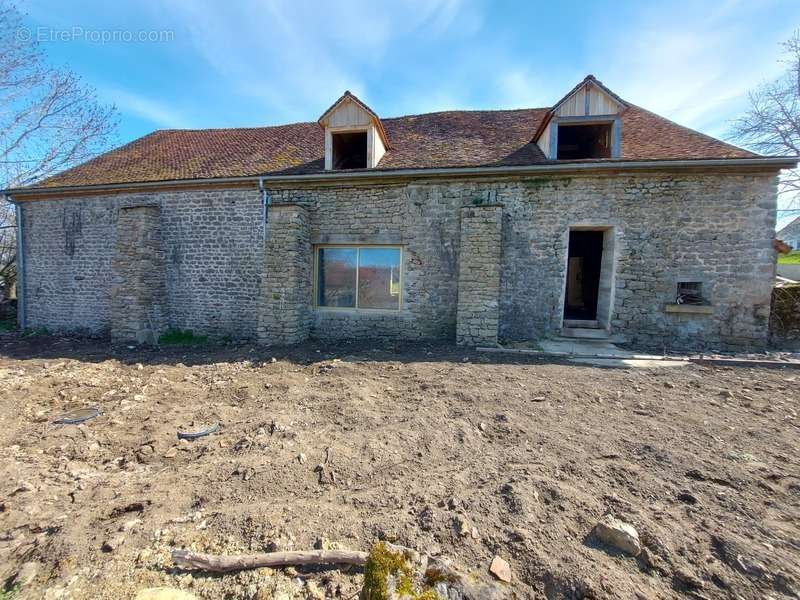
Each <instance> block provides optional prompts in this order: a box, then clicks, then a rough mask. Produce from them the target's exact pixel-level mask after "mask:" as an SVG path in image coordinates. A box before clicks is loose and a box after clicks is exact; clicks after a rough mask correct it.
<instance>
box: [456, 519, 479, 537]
mask: <svg viewBox="0 0 800 600" xmlns="http://www.w3.org/2000/svg"><path fill="white" fill-rule="evenodd" d="M453 529H454V530H455V532H456V534H458V535H459V536H460V537H462V538H465V537H470V536H472V537H473V538H474V539H477V538H478V528H477V527H475V526H474V525H473V524H472V522H471V521H470V520H469V519H467V518H466V517H462V516H461V515H458V516H457V517H455V518H454V519H453Z"/></svg>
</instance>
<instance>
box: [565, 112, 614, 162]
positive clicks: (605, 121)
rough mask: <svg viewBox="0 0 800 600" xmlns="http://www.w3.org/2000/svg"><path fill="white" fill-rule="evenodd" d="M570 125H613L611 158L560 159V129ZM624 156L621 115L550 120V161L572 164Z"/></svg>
mask: <svg viewBox="0 0 800 600" xmlns="http://www.w3.org/2000/svg"><path fill="white" fill-rule="evenodd" d="M570 125H611V157H610V158H602V159H597V158H574V159H563V158H558V128H559V126H564V127H569V126H570ZM621 154H622V119H621V118H620V116H619V115H585V116H577V117H553V118H552V119H551V120H550V160H560V161H565V162H572V161H576V160H612V159H615V158H620V157H621Z"/></svg>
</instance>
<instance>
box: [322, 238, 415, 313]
mask: <svg viewBox="0 0 800 600" xmlns="http://www.w3.org/2000/svg"><path fill="white" fill-rule="evenodd" d="M401 257H402V251H401V249H400V248H398V247H386V246H321V247H319V248H317V254H316V267H317V268H316V281H315V288H316V289H315V296H316V297H315V303H316V305H317V306H320V307H326V308H365V309H384V310H398V309H399V308H400V275H401V274H400V271H401V266H400V265H401Z"/></svg>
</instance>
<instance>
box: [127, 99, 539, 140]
mask: <svg viewBox="0 0 800 600" xmlns="http://www.w3.org/2000/svg"><path fill="white" fill-rule="evenodd" d="M539 110H550V107H549V106H536V107H530V108H476V109H471V108H464V109H461V108H457V109H453V110H436V111H432V112H422V113H412V114H407V115H397V116H396V117H381V119H380V120H381V121H396V120H398V119H408V118H411V117H427V116H435V115H446V114H457V113H473V114H474V113H501V112H506V113H508V112H531V111H539ZM296 125H314V126H317V125H318V123H317V122H316V121H294V122H292V123H279V124H277V125H246V126H241V127H238V126H237V127H166V128H164V129H154V130H153V131H151V132H150V133H146V134H144V135H142V136H140V137H138V138H135V139H134V140H132V141H136V140H140V139H142V138H145V137H147V136H149V135H153V134H156V133H172V132H178V133H181V132H200V131H248V130H250V131H260V130H264V129H275V128H278V127H293V126H296Z"/></svg>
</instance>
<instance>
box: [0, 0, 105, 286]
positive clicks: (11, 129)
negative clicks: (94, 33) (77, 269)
mask: <svg viewBox="0 0 800 600" xmlns="http://www.w3.org/2000/svg"><path fill="white" fill-rule="evenodd" d="M115 129H116V110H115V108H114V107H113V106H106V105H103V104H102V103H100V102H99V101H98V99H97V95H96V93H95V91H94V90H93V89H92V88H91V87H89V86H87V85H85V84H84V83H83V82H82V81H81V80H80V78H79V77H78V76H77V75H75V74H74V73H73V72H71V71H69V70H66V69H60V68H54V67H51V66H48V65H47V64H46V63H45V60H44V56H43V54H42V51H41V49H40V48H39V46H38V45H37V44H36V43H35V42H34V41H31V35H29V32H28V30H27V29H26V28H25V26H24V23H23V20H22V16H21V14H20V13H19V11H18V10H17V9H16V7H15V6H14V5H13V4H10V3H8V2H7V0H0V189H4V188H11V187H20V186H24V185H28V184H30V183H34V182H36V181H39V180H41V179H43V178H46V177H48V176H50V175H53V174H55V173H57V172H58V171H61V170H63V169H67V168H69V167H72V166H74V165H76V164H78V163H81V162H83V161H85V160H87V159H89V158H91V157H92V156H95V155H96V154H98V153H99V152H101V151H103V150H104V149H106V148H107V147H108V145H109V143H110V141H111V138H112V136H113V133H114V131H115ZM15 263H16V223H15V214H14V210H13V207H12V206H11V205H9V204H8V203H7V202H4V201H2V203H0V285H4V287H5V289H6V291H7V290H8V289H9V288H11V287H13V284H14V281H15V279H16V264H15ZM0 292H2V290H0Z"/></svg>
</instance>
